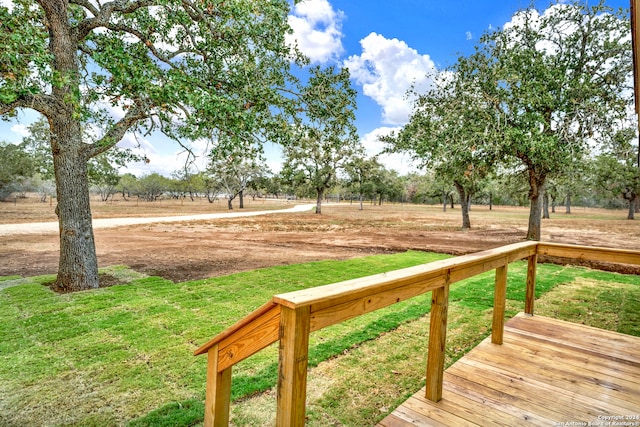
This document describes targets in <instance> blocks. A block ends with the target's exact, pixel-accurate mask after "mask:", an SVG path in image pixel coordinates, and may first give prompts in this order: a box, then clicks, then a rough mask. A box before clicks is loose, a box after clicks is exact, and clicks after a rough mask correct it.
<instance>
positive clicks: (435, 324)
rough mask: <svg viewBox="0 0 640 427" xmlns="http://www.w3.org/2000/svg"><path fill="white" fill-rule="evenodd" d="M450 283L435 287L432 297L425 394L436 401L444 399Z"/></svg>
mask: <svg viewBox="0 0 640 427" xmlns="http://www.w3.org/2000/svg"><path fill="white" fill-rule="evenodd" d="M448 310H449V285H448V284H446V285H445V286H443V287H442V288H438V289H434V290H433V293H432V297H431V321H430V324H429V352H428V354H427V385H426V391H425V396H426V397H427V399H429V400H432V401H434V402H437V401H439V400H440V399H442V378H443V373H444V356H445V351H446V345H447V314H448Z"/></svg>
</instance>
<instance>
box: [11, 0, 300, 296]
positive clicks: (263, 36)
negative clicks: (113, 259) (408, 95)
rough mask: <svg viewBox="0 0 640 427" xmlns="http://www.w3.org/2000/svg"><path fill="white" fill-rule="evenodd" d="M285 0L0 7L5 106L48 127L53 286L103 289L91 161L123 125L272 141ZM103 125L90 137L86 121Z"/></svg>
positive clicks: (286, 77)
mask: <svg viewBox="0 0 640 427" xmlns="http://www.w3.org/2000/svg"><path fill="white" fill-rule="evenodd" d="M289 8H290V2H289V1H287V0H272V1H268V2H266V1H265V2H256V1H253V0H233V1H224V2H219V1H213V0H162V1H160V0H113V1H106V2H94V1H87V0H13V2H12V3H11V4H10V6H9V7H5V6H0V115H2V116H6V115H11V114H15V113H16V112H17V111H19V110H21V109H33V110H36V111H37V112H39V113H40V114H41V115H42V116H44V117H46V119H47V121H48V124H49V129H50V149H51V153H52V157H53V166H54V172H55V180H56V189H57V208H56V213H57V215H58V221H59V228H60V261H59V267H58V276H57V287H58V288H61V289H67V290H80V289H89V288H94V287H97V286H98V267H97V259H96V252H95V243H94V237H93V229H92V224H91V210H90V204H89V183H88V179H87V164H88V162H89V160H90V159H91V158H93V157H95V156H97V155H99V154H101V153H103V152H106V151H107V150H110V149H111V148H112V147H114V146H115V145H116V144H117V143H118V142H119V141H120V140H121V139H122V138H123V137H124V136H125V134H126V133H127V132H154V131H160V132H163V133H164V134H165V135H168V136H169V137H171V138H173V139H175V140H179V141H188V140H191V139H195V138H200V137H208V136H209V135H210V134H211V132H213V131H221V130H222V131H224V132H227V133H229V134H235V135H240V134H244V133H246V134H253V133H255V130H256V129H261V132H263V133H265V134H268V135H269V136H270V139H271V140H274V141H277V140H278V139H279V135H281V133H282V132H281V129H283V128H284V127H286V126H284V124H286V122H287V121H286V119H285V118H283V117H282V116H283V115H288V114H291V113H292V112H293V110H294V108H295V107H293V106H292V105H291V104H292V103H291V102H290V101H291V97H290V96H287V95H285V92H283V91H282V89H285V88H286V87H287V86H288V85H289V83H290V82H291V81H292V80H294V79H293V78H292V76H291V74H290V67H291V64H292V61H294V62H298V63H303V62H304V58H302V57H301V56H300V55H299V54H298V52H297V51H296V50H295V49H293V48H292V47H291V46H290V45H289V44H287V43H286V42H285V35H286V33H288V32H289V31H290V28H289V27H288V24H287V16H288V12H289ZM87 127H91V128H92V131H93V132H94V133H96V134H97V138H95V140H87V139H86V138H85V134H84V132H83V131H84V130H86V128H87Z"/></svg>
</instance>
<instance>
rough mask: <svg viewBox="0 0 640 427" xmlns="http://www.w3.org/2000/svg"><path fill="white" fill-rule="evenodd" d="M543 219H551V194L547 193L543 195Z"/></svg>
mask: <svg viewBox="0 0 640 427" xmlns="http://www.w3.org/2000/svg"><path fill="white" fill-rule="evenodd" d="M542 218H544V219H549V218H551V217H550V216H549V194H547V192H546V191H545V192H544V194H543V195H542Z"/></svg>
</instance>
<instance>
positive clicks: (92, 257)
mask: <svg viewBox="0 0 640 427" xmlns="http://www.w3.org/2000/svg"><path fill="white" fill-rule="evenodd" d="M49 122H50V123H51V134H52V136H51V146H52V152H53V165H54V171H55V177H56V195H57V203H58V204H57V206H56V214H57V215H58V225H59V230H60V259H59V264H58V277H57V279H56V287H57V288H58V289H61V290H64V291H80V290H84V289H92V288H97V287H98V286H99V282H98V259H97V256H96V246H95V241H94V237H93V226H92V222H91V221H92V219H91V205H90V201H89V181H88V179H87V160H88V159H87V158H86V157H85V155H84V153H83V148H84V147H83V146H84V144H83V143H82V132H81V129H80V126H79V124H78V123H77V121H75V120H73V119H72V118H71V117H69V118H68V119H65V118H64V114H60V115H59V116H58V117H56V118H55V119H53V120H50V121H49Z"/></svg>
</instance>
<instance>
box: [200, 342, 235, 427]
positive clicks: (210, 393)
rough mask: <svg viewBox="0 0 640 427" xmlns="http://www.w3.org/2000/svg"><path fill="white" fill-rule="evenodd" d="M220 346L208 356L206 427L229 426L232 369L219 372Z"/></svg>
mask: <svg viewBox="0 0 640 427" xmlns="http://www.w3.org/2000/svg"><path fill="white" fill-rule="evenodd" d="M218 360H219V359H218V345H217V344H214V346H213V347H211V348H210V349H209V351H208V355H207V388H206V392H205V403H204V408H205V409H204V425H205V427H222V426H228V425H229V404H230V403H231V369H232V368H228V369H225V370H223V371H222V372H220V371H218Z"/></svg>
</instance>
